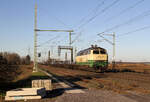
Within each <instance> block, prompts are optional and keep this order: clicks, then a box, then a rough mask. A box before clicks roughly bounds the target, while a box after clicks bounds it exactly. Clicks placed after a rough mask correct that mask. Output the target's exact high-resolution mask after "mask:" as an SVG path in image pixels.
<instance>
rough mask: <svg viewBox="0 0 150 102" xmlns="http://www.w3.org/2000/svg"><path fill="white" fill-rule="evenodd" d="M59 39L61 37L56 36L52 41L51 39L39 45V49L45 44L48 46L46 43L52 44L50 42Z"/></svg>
mask: <svg viewBox="0 0 150 102" xmlns="http://www.w3.org/2000/svg"><path fill="white" fill-rule="evenodd" d="M58 37H59V35H58V36H55V37H54V38H52V39H50V40H48V41H46V42H44V43H41V44H39V45H38V47H41V46H42V45H44V44H46V43H48V42H50V41H52V40H54V39H57V38H58Z"/></svg>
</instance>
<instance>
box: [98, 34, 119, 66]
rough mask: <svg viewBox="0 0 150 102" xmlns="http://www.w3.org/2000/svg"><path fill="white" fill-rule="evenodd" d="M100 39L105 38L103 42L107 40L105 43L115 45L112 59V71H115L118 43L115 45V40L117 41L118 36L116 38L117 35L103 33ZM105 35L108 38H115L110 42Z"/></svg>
mask: <svg viewBox="0 0 150 102" xmlns="http://www.w3.org/2000/svg"><path fill="white" fill-rule="evenodd" d="M98 35H99V36H100V37H102V38H103V40H105V41H107V42H108V43H110V44H111V45H113V57H112V69H114V68H115V52H116V51H115V47H116V43H115V39H116V36H115V33H113V34H103V33H101V34H98ZM104 35H107V36H112V37H113V41H110V40H108V39H106V38H105V37H104Z"/></svg>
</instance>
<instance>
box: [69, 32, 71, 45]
mask: <svg viewBox="0 0 150 102" xmlns="http://www.w3.org/2000/svg"><path fill="white" fill-rule="evenodd" d="M69 45H70V46H71V32H69Z"/></svg>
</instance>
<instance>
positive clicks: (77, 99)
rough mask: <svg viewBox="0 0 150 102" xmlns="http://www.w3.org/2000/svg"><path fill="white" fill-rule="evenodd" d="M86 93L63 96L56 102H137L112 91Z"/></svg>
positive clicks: (86, 91)
mask: <svg viewBox="0 0 150 102" xmlns="http://www.w3.org/2000/svg"><path fill="white" fill-rule="evenodd" d="M84 91H85V93H77V94H63V95H62V96H60V97H58V99H57V100H56V101H55V102H137V101H135V100H132V99H130V98H127V97H125V96H122V95H119V94H116V93H114V92H110V91H101V90H84Z"/></svg>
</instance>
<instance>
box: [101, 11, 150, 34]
mask: <svg viewBox="0 0 150 102" xmlns="http://www.w3.org/2000/svg"><path fill="white" fill-rule="evenodd" d="M149 15H150V10H148V11H146V12H144V13H141V14H140V15H138V16H136V17H133V18H131V19H129V20H128V21H126V22H124V23H121V24H118V25H116V26H114V27H112V28H109V29H107V30H105V31H104V32H102V33H105V32H109V31H112V30H113V29H116V28H119V27H121V26H124V25H127V24H130V23H132V22H135V21H137V20H140V19H142V18H144V17H146V16H149ZM102 33H98V35H99V34H102Z"/></svg>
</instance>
